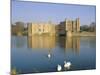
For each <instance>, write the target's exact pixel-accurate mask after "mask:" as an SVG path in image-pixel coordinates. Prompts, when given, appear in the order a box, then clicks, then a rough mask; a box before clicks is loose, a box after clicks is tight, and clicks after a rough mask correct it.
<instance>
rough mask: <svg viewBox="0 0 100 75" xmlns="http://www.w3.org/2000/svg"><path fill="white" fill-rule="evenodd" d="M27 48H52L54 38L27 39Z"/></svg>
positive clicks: (36, 37) (38, 37)
mask: <svg viewBox="0 0 100 75" xmlns="http://www.w3.org/2000/svg"><path fill="white" fill-rule="evenodd" d="M28 47H30V48H49V49H51V48H54V47H55V37H51V36H31V37H28Z"/></svg>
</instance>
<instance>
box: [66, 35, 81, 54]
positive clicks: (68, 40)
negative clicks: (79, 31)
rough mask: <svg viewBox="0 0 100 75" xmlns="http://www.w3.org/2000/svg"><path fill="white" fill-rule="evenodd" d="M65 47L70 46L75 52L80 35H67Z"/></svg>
mask: <svg viewBox="0 0 100 75" xmlns="http://www.w3.org/2000/svg"><path fill="white" fill-rule="evenodd" d="M65 48H72V49H73V50H74V51H75V52H79V50H80V37H67V38H66V45H65Z"/></svg>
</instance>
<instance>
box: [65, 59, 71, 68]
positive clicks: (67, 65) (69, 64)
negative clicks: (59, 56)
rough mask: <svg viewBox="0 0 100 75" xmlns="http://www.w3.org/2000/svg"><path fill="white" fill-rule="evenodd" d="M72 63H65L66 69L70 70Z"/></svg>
mask: <svg viewBox="0 0 100 75" xmlns="http://www.w3.org/2000/svg"><path fill="white" fill-rule="evenodd" d="M70 66H71V62H66V61H64V68H67V69H70Z"/></svg>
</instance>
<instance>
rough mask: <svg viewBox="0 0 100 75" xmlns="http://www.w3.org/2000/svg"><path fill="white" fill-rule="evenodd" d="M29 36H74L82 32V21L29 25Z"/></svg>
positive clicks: (77, 19)
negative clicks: (73, 34) (73, 33)
mask: <svg viewBox="0 0 100 75" xmlns="http://www.w3.org/2000/svg"><path fill="white" fill-rule="evenodd" d="M27 25H28V36H32V35H42V34H48V35H67V36H72V32H76V33H77V32H79V31H80V19H79V18H76V20H74V21H73V20H68V19H65V21H63V22H60V23H59V24H57V25H55V24H53V23H51V22H48V23H28V24H27Z"/></svg>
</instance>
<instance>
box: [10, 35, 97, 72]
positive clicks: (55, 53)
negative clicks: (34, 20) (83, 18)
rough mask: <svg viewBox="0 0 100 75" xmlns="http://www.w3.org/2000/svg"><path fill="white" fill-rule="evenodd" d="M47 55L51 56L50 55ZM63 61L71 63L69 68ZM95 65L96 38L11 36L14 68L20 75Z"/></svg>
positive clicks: (12, 66)
mask: <svg viewBox="0 0 100 75" xmlns="http://www.w3.org/2000/svg"><path fill="white" fill-rule="evenodd" d="M48 54H49V55H50V57H48ZM64 61H66V62H68V61H69V62H71V67H70V68H69V69H65V68H64ZM58 64H60V65H61V66H62V71H74V70H87V69H95V68H96V37H65V36H60V37H54V36H32V37H27V36H11V69H13V68H16V71H17V72H18V73H20V74H27V73H42V72H56V71H57V65H58Z"/></svg>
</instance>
